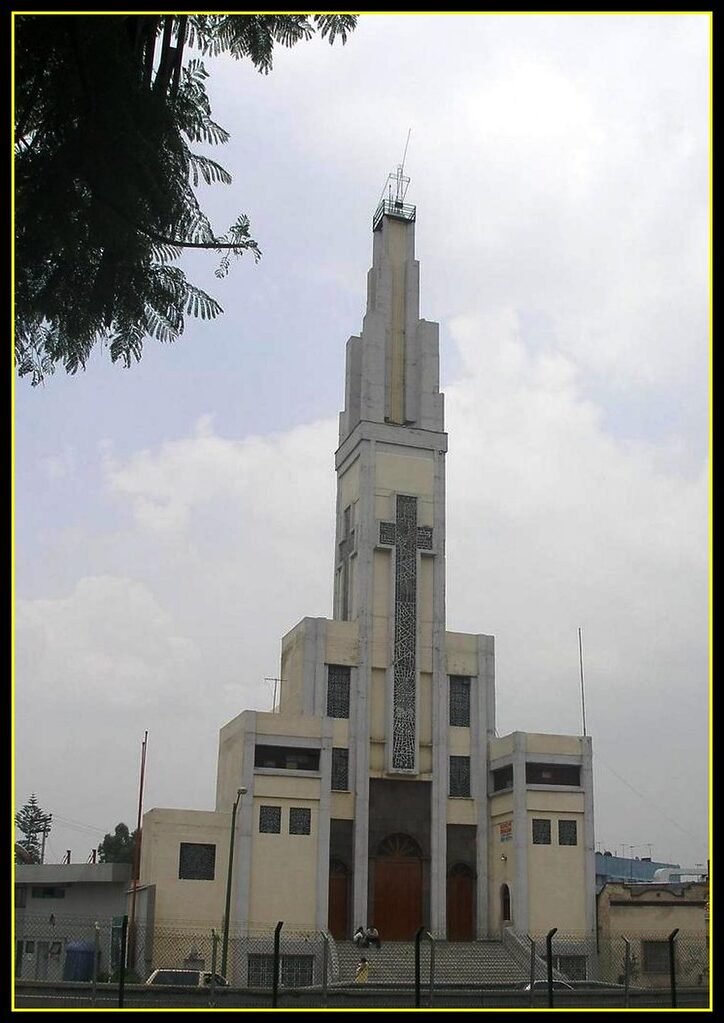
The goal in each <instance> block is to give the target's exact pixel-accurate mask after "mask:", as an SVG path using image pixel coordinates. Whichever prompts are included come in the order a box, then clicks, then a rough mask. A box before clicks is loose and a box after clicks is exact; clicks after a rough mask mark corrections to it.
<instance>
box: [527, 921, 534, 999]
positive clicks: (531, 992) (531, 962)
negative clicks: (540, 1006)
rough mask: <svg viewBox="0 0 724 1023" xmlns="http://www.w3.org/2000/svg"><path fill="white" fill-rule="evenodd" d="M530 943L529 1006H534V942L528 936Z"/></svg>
mask: <svg viewBox="0 0 724 1023" xmlns="http://www.w3.org/2000/svg"><path fill="white" fill-rule="evenodd" d="M528 941H529V942H530V1004H531V1007H532V1006H534V1005H535V941H533V939H532V938H531V936H530V934H529V935H528Z"/></svg>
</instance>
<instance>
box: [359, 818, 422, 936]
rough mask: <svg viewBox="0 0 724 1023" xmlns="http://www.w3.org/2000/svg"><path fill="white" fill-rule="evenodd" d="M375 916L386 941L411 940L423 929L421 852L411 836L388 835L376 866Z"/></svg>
mask: <svg viewBox="0 0 724 1023" xmlns="http://www.w3.org/2000/svg"><path fill="white" fill-rule="evenodd" d="M374 872H375V873H374V886H375V887H374V891H375V898H374V917H373V919H372V920H370V921H368V922H369V923H373V924H374V926H375V927H376V928H377V930H378V931H379V932H380V937H381V938H382V940H383V941H410V940H411V939H412V938H413V937H414V934H415V931H416V930H417V928H418V927H421V926H422V923H423V920H422V852H421V850H420V847H419V845H418V844H417V842H416V841H415V840H414V839H413V838H410V836H409V835H400V834H398V835H388V837H387V838H385V839H384V840H383V841H382V842H380V844H379V846H378V847H377V857H376V859H375V863H374Z"/></svg>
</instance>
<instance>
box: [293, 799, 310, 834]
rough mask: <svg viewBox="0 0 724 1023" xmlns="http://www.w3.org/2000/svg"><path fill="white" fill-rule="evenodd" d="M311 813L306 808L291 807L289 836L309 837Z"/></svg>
mask: <svg viewBox="0 0 724 1023" xmlns="http://www.w3.org/2000/svg"><path fill="white" fill-rule="evenodd" d="M311 833H312V811H311V810H310V809H309V807H307V806H292V807H290V810H289V834H290V835H311Z"/></svg>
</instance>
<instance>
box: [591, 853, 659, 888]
mask: <svg viewBox="0 0 724 1023" xmlns="http://www.w3.org/2000/svg"><path fill="white" fill-rule="evenodd" d="M678 866H679V864H678V863H658V862H654V861H653V860H651V859H649V858H648V857H645V856H644V857H643V858H642V859H639V858H638V857H634V858H631V859H630V858H629V857H627V856H614V855H613V854H612V853H610V852H602V853H600V852H597V853H596V893H598V892H600V890H601V888H603V886H604V885H605V884H607V883H608V882H610V881H620V882H622V883H625V882H632V881H653V880H654V873H655V871H657V870H659V869H661V868H667V867H672V868H676V867H678Z"/></svg>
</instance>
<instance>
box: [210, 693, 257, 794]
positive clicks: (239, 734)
mask: <svg viewBox="0 0 724 1023" xmlns="http://www.w3.org/2000/svg"><path fill="white" fill-rule="evenodd" d="M253 717H254V712H253V711H243V712H242V713H241V714H237V716H236V717H235V718H233V719H232V720H231V721H229V722H227V724H225V725H224V727H223V728H222V729H221V731H220V732H219V755H218V760H217V765H216V809H217V810H218V809H219V808H220V807H227V806H232V804H233V802H234V799H235V798H236V791H237V789H238V788H239V786H240V785H242V784H244V783H243V782H242V780H241V777H242V762H243V761H242V757H243V752H244V732H245V731H246V730H247V729H248V728H249V727H251V721H252V720H253Z"/></svg>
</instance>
